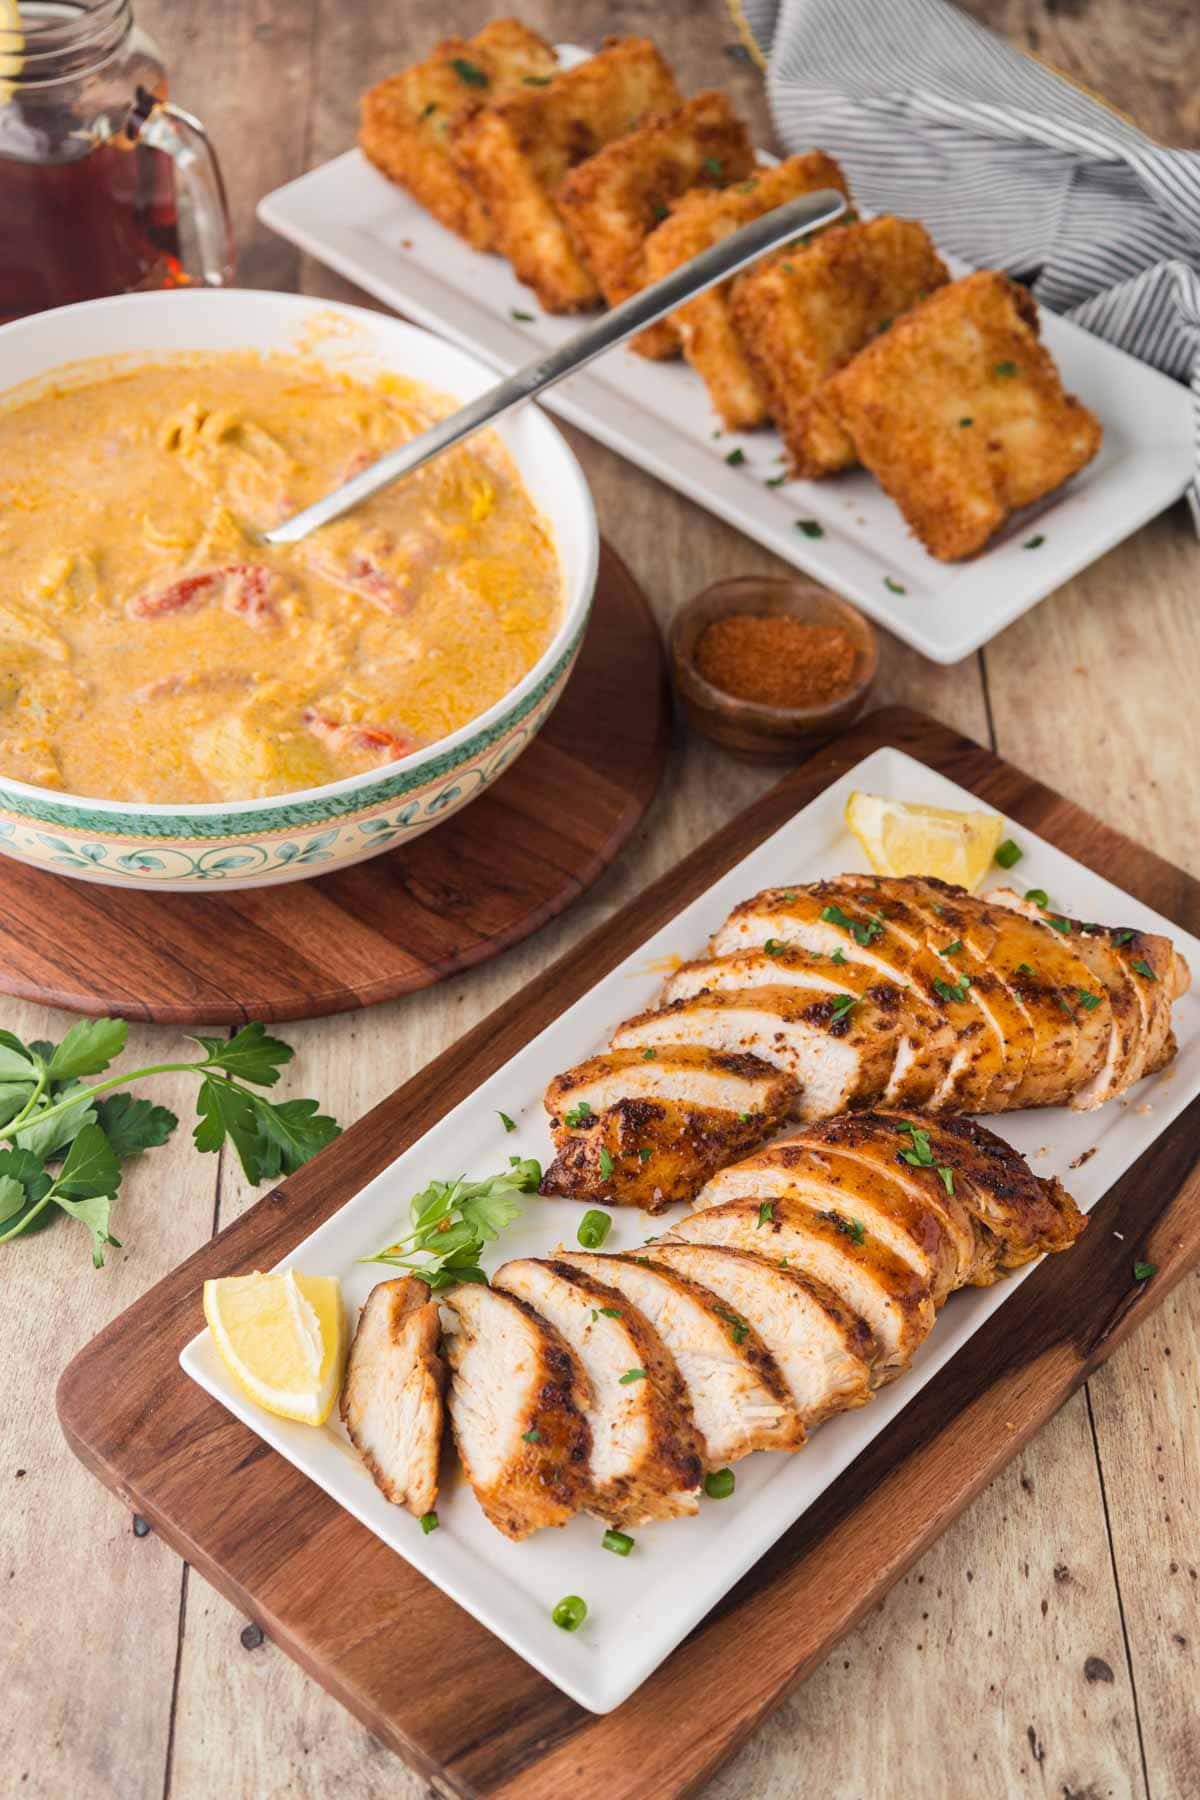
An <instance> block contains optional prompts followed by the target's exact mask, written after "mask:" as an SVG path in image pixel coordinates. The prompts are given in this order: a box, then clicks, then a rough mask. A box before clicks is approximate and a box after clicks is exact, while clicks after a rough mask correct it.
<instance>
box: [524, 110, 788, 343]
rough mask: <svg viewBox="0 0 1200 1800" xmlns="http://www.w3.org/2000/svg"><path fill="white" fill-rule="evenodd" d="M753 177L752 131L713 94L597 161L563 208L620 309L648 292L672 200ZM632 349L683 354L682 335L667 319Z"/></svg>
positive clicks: (657, 119)
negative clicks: (657, 233)
mask: <svg viewBox="0 0 1200 1800" xmlns="http://www.w3.org/2000/svg"><path fill="white" fill-rule="evenodd" d="M753 172H754V146H753V144H752V143H751V142H750V134H749V132H748V131H747V130H746V127H745V125H744V124H743V123H742V121H741V120H740V119H739V118H738V116H737V114H736V113H735V112H734V110H733V107H732V105H731V104H730V102H729V99H728V98H727V96H726V95H725V94H721V93H718V92H717V91H716V90H715V89H714V88H709V89H707V90H706V91H705V92H704V93H701V94H697V95H696V97H695V99H693V100H689V101H688V102H687V104H686V105H685V106H681V107H680V109H679V111H678V112H674V113H656V114H655V116H654V117H653V118H650V119H647V120H646V122H645V124H644V125H639V126H638V128H637V130H636V131H631V132H630V133H629V134H628V136H627V137H623V138H618V139H617V141H616V143H614V144H609V145H607V146H606V147H605V149H603V150H598V151H597V152H596V154H595V156H589V157H588V159H587V161H586V162H584V163H580V165H579V167H578V168H577V169H573V170H572V171H571V173H570V174H569V175H568V176H567V179H566V180H565V181H564V182H563V185H562V187H561V188H560V190H559V194H558V205H559V210H560V212H561V213H562V215H563V217H564V218H565V219H566V221H567V226H568V229H569V230H570V232H571V235H572V237H573V238H574V240H575V242H576V244H577V245H578V246H579V248H580V251H581V253H582V255H583V258H584V260H585V262H586V263H587V264H588V266H589V267H590V268H591V270H592V272H593V274H594V275H595V277H596V279H597V281H598V282H599V283H600V286H601V289H602V290H603V293H604V298H605V299H606V300H607V301H608V303H609V305H610V306H616V305H618V304H619V302H620V301H622V300H627V299H628V298H629V296H630V295H631V294H636V293H637V291H638V289H639V288H640V287H644V286H645V281H646V272H645V258H644V255H643V251H644V248H645V243H646V239H647V238H648V237H649V235H650V233H651V232H652V231H653V230H654V229H655V227H656V226H657V225H658V224H659V223H660V222H661V221H662V220H663V219H665V218H666V217H667V215H668V212H669V210H670V202H671V201H672V200H678V199H679V198H680V197H681V195H683V194H686V193H687V192H688V190H689V189H690V188H701V187H707V188H723V187H728V186H729V184H730V183H731V182H734V181H744V180H745V179H746V177H747V176H748V175H751V174H752V173H753ZM631 348H633V349H634V350H638V351H640V352H641V354H642V355H643V356H654V357H664V356H675V355H677V354H678V351H679V334H678V333H677V332H676V330H675V328H674V326H673V325H672V324H671V323H670V321H669V320H668V319H662V320H660V321H659V323H658V324H657V325H651V326H650V327H649V328H648V330H646V331H643V332H641V333H640V334H639V335H638V336H637V337H636V338H635V339H634V340H633V344H632V346H631Z"/></svg>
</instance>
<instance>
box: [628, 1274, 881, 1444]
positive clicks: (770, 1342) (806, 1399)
mask: <svg viewBox="0 0 1200 1800" xmlns="http://www.w3.org/2000/svg"><path fill="white" fill-rule="evenodd" d="M653 1257H654V1261H655V1263H656V1264H657V1265H660V1266H663V1265H665V1266H666V1267H667V1268H669V1269H675V1270H677V1271H678V1273H679V1274H680V1275H685V1276H687V1278H688V1279H689V1280H690V1281H699V1282H701V1283H702V1284H703V1285H704V1286H705V1287H706V1288H707V1289H708V1290H709V1292H710V1293H713V1294H715V1295H716V1296H717V1298H718V1300H721V1301H723V1302H724V1304H725V1305H726V1306H728V1307H730V1308H731V1309H732V1311H734V1312H735V1313H737V1315H738V1316H739V1318H743V1319H753V1320H754V1328H755V1330H756V1331H757V1332H758V1335H759V1337H760V1338H761V1339H762V1341H763V1343H764V1344H765V1345H766V1347H767V1349H768V1350H769V1351H770V1352H771V1355H772V1356H773V1357H774V1358H775V1361H776V1363H777V1364H778V1367H779V1369H780V1371H781V1373H782V1375H783V1378H784V1380H785V1381H786V1382H787V1384H788V1389H789V1392H790V1393H791V1396H792V1402H793V1404H794V1406H795V1408H796V1411H797V1413H798V1414H799V1416H800V1419H801V1422H802V1423H803V1425H804V1426H805V1427H806V1429H807V1430H809V1431H811V1430H812V1429H813V1427H814V1426H815V1425H819V1424H820V1423H821V1421H822V1419H828V1418H830V1417H831V1416H832V1415H833V1414H834V1413H839V1412H845V1411H846V1410H847V1409H848V1408H850V1407H853V1406H862V1405H864V1404H865V1402H866V1401H868V1400H869V1399H870V1398H871V1391H872V1390H871V1368H872V1365H873V1363H874V1361H875V1357H876V1347H875V1339H874V1338H873V1337H872V1335H871V1332H870V1330H869V1328H868V1326H867V1324H866V1322H865V1321H864V1320H863V1319H862V1318H860V1317H859V1315H858V1314H857V1313H856V1312H852V1311H851V1310H850V1308H849V1307H848V1306H846V1305H845V1304H844V1303H843V1302H842V1301H841V1300H839V1299H838V1297H837V1295H836V1294H835V1293H834V1292H833V1289H832V1288H828V1287H826V1286H825V1285H824V1283H823V1282H820V1281H814V1280H813V1279H812V1277H811V1276H808V1275H802V1274H801V1273H800V1271H799V1270H798V1269H791V1268H782V1267H781V1266H780V1265H779V1264H778V1263H774V1262H769V1261H767V1260H766V1259H765V1258H764V1257H761V1256H756V1255H753V1254H752V1253H751V1252H750V1251H749V1250H731V1249H729V1248H727V1247H725V1246H719V1245H711V1244H663V1243H659V1244H655V1245H654V1246H653Z"/></svg>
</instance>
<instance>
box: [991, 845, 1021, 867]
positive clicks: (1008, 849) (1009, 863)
mask: <svg viewBox="0 0 1200 1800" xmlns="http://www.w3.org/2000/svg"><path fill="white" fill-rule="evenodd" d="M1024 854H1025V852H1024V851H1023V850H1022V848H1021V846H1020V844H1014V843H1013V841H1012V839H1011V838H1005V840H1004V842H1003V843H1002V844H998V845H997V846H996V861H997V862H998V863H999V864H1000V867H1001V868H1002V869H1011V868H1013V867H1014V866H1015V865H1016V864H1017V863H1019V862H1020V860H1021V858H1022V857H1023V856H1024Z"/></svg>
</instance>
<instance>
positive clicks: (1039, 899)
mask: <svg viewBox="0 0 1200 1800" xmlns="http://www.w3.org/2000/svg"><path fill="white" fill-rule="evenodd" d="M1025 898H1026V899H1027V900H1032V901H1033V904H1034V905H1035V906H1040V907H1041V908H1042V910H1043V912H1044V911H1045V909H1046V908H1047V907H1048V906H1049V904H1050V896H1049V894H1048V893H1047V892H1046V890H1045V888H1026V890H1025Z"/></svg>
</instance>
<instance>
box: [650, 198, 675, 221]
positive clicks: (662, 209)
mask: <svg viewBox="0 0 1200 1800" xmlns="http://www.w3.org/2000/svg"><path fill="white" fill-rule="evenodd" d="M651 211H652V212H653V214H654V216H655V218H656V219H669V218H670V216H671V209H670V207H669V206H664V205H663V203H662V201H661V200H656V201H655V202H654V205H653V207H652V208H651Z"/></svg>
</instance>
